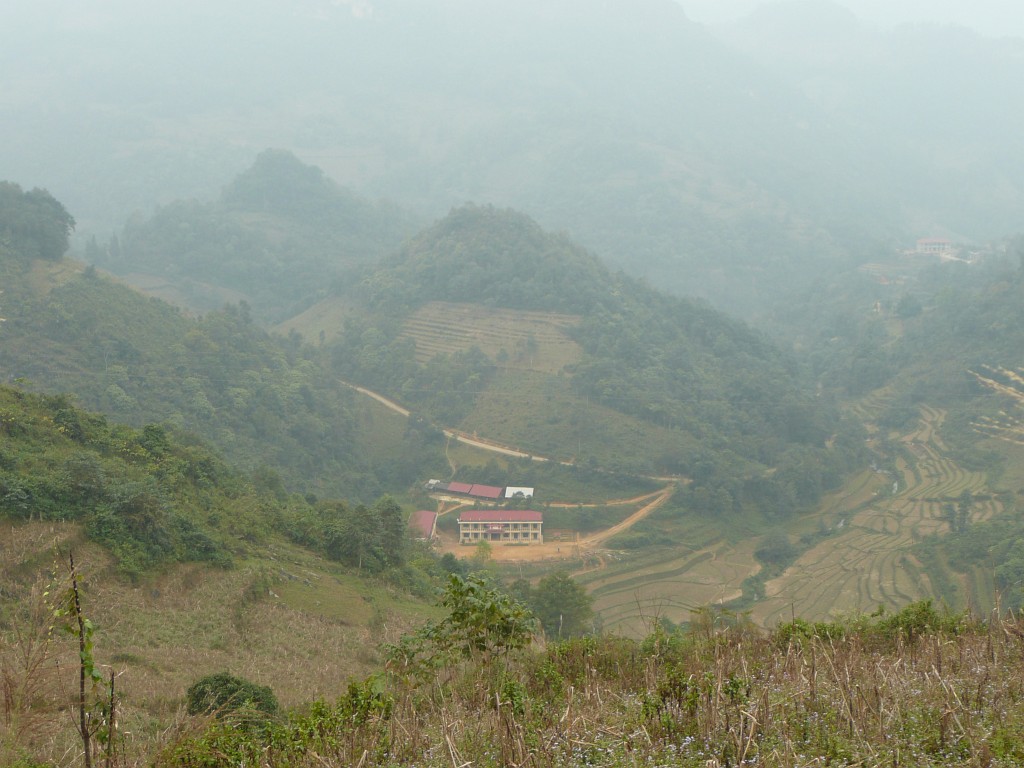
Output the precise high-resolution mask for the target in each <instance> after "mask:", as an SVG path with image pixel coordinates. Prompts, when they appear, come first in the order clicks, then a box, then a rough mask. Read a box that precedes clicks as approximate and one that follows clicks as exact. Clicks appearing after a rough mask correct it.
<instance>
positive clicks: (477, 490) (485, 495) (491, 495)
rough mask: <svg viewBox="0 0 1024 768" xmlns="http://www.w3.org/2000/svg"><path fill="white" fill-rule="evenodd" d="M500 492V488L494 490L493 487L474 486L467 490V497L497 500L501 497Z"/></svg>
mask: <svg viewBox="0 0 1024 768" xmlns="http://www.w3.org/2000/svg"><path fill="white" fill-rule="evenodd" d="M501 491H502V489H501V488H495V487H494V486H493V485H474V486H473V487H472V488H470V489H469V495H470V496H479V497H480V498H482V499H497V498H499V497H500V496H501Z"/></svg>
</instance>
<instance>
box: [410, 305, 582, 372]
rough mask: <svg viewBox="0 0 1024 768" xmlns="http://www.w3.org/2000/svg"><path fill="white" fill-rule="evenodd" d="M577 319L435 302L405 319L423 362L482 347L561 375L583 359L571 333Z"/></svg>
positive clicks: (512, 362) (514, 362)
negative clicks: (568, 367)
mask: <svg viewBox="0 0 1024 768" xmlns="http://www.w3.org/2000/svg"><path fill="white" fill-rule="evenodd" d="M577 323H579V318H578V317H577V316H575V315H560V314H555V313H550V312H525V311H517V310H511V309H497V308H494V309H489V308H487V307H481V306H478V305H473V304H455V303H451V302H444V301H433V302H430V303H429V304H427V305H425V306H423V307H421V308H420V309H419V310H417V311H416V312H415V313H414V314H413V315H412V316H411V317H409V319H408V320H406V321H405V324H404V325H403V327H402V337H403V338H410V339H412V340H413V341H414V342H415V343H416V360H417V362H420V363H425V362H427V361H429V360H430V359H432V358H433V357H435V356H437V355H439V354H446V353H447V354H450V353H452V352H456V351H465V350H468V349H471V348H472V347H479V349H480V350H481V351H482V352H484V354H486V355H487V356H488V357H490V358H491V359H492V360H499V362H500V359H504V360H506V361H507V364H509V365H514V366H515V367H516V368H522V369H526V370H532V371H540V372H542V373H555V374H557V373H559V372H561V371H563V370H564V369H565V367H566V366H567V365H571V364H572V363H575V362H577V361H578V360H579V359H580V354H581V351H580V347H579V345H578V344H576V342H574V341H573V340H572V339H571V338H570V337H569V336H568V334H567V333H566V331H567V330H568V329H569V328H572V327H573V326H574V325H576V324H577ZM502 353H503V354H502Z"/></svg>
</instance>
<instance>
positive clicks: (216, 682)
mask: <svg viewBox="0 0 1024 768" xmlns="http://www.w3.org/2000/svg"><path fill="white" fill-rule="evenodd" d="M185 699H186V704H187V709H188V713H189V714H190V715H202V714H207V713H210V712H212V713H214V714H215V715H216V716H217V717H224V716H225V715H228V714H232V713H237V712H247V713H250V714H261V715H265V716H267V717H273V716H275V715H276V714H277V712H278V705H277V697H276V696H274V692H273V691H272V690H271V689H270V687H269V686H266V685H257V684H256V683H252V682H249V681H248V680H245V679H243V678H241V677H235V676H234V675H232V674H229V673H227V672H218V673H217V674H215V675H207V676H206V677H202V678H200V679H199V680H197V681H196V682H194V683H192V685H191V686H189V689H188V691H187V692H186V694H185Z"/></svg>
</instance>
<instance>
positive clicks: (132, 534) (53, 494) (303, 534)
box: [0, 387, 406, 577]
mask: <svg viewBox="0 0 1024 768" xmlns="http://www.w3.org/2000/svg"><path fill="white" fill-rule="evenodd" d="M0 434H2V435H3V445H2V447H0V519H5V520H10V521H32V520H37V521H62V522H63V521H68V522H71V521H74V522H78V523H81V524H82V526H83V527H84V530H85V533H86V535H87V537H88V538H90V539H92V540H93V541H95V542H97V543H98V544H100V545H102V546H104V547H106V548H107V549H108V550H109V551H110V553H111V555H112V556H113V559H114V561H115V562H116V564H117V567H118V570H119V571H120V572H121V573H123V574H127V575H130V576H132V577H139V576H141V575H143V574H146V573H151V572H152V570H153V569H154V568H155V567H157V566H163V565H167V564H169V563H175V562H189V561H192V562H209V563H212V564H214V565H217V566H220V567H224V568H230V567H232V566H233V565H235V564H236V561H237V560H238V558H240V557H245V556H246V555H247V554H248V550H249V547H251V546H253V545H260V544H262V545H265V544H266V543H267V542H268V541H270V540H271V539H272V538H274V537H277V538H278V539H282V538H287V539H291V540H292V541H293V542H294V543H296V544H298V545H300V546H303V547H307V548H309V549H310V550H312V551H315V552H320V553H322V554H323V555H325V556H326V557H328V558H330V559H333V560H336V561H339V562H342V563H345V564H347V565H350V566H352V567H358V568H360V569H361V570H363V571H365V572H368V573H379V572H381V571H383V570H385V569H388V568H392V569H399V568H401V567H402V566H403V565H404V564H405V556H406V553H405V550H406V536H405V517H404V515H403V514H402V510H401V508H400V507H399V506H398V505H397V504H396V503H395V502H394V501H393V500H391V499H390V498H389V497H382V498H381V499H380V500H378V502H377V503H376V504H374V505H373V506H367V505H362V504H355V505H352V504H349V503H348V502H346V501H341V500H337V501H317V500H316V499H315V498H314V497H312V496H309V497H304V496H298V495H293V496H289V495H288V494H285V493H283V491H282V489H281V488H280V487H275V486H274V485H273V484H271V483H267V482H261V480H262V478H261V477H259V476H257V477H256V478H250V477H249V476H247V475H245V474H243V473H240V472H239V471H237V470H235V469H233V468H231V467H230V466H229V465H228V464H226V463H225V462H224V460H223V459H221V458H220V457H219V456H218V455H217V454H216V453H214V452H213V451H211V450H210V449H209V448H207V447H206V446H204V445H203V444H201V443H200V442H198V441H197V440H195V438H193V437H190V436H189V435H187V434H184V433H180V432H178V431H177V430H175V429H173V428H170V427H166V426H163V425H158V424H148V425H146V426H145V427H142V428H141V429H136V428H132V427H128V426H125V425H123V424H117V423H114V422H110V421H108V420H107V419H106V417H104V416H100V415H98V414H95V413H91V412H88V411H85V410H82V409H80V408H78V407H76V406H75V405H74V403H73V402H72V400H71V398H70V397H68V396H65V395H35V394H32V393H29V392H25V391H23V390H20V389H13V388H10V387H0Z"/></svg>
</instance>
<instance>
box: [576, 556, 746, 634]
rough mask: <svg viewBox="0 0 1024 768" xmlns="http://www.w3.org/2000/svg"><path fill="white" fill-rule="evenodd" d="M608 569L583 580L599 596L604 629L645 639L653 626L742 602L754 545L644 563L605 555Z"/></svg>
mask: <svg viewBox="0 0 1024 768" xmlns="http://www.w3.org/2000/svg"><path fill="white" fill-rule="evenodd" d="M602 557H603V559H604V565H605V567H603V568H601V569H600V570H596V571H591V572H590V573H589V574H584V575H583V576H581V577H580V581H581V582H582V583H584V584H586V586H587V588H588V591H589V592H590V593H591V594H592V595H593V596H594V608H595V609H596V610H597V611H599V612H600V614H601V618H602V620H603V621H604V627H605V629H607V630H609V631H612V632H616V633H619V634H623V635H627V636H634V637H640V636H643V635H644V634H645V633H646V632H649V631H650V628H651V627H650V624H651V621H652V620H657V619H660V618H666V619H669V620H670V621H672V622H676V623H679V622H684V621H688V620H689V619H690V618H691V613H692V611H693V610H694V609H696V608H699V607H701V606H706V605H713V604H720V603H723V602H727V601H729V600H732V599H734V598H737V597H739V596H740V584H742V582H743V580H744V579H745V578H747V577H748V576H752V575H754V574H755V573H756V572H757V571H758V569H759V566H758V565H757V563H756V561H755V560H754V543H753V542H746V543H744V544H742V545H740V546H738V547H734V546H731V545H728V544H726V543H724V542H717V543H710V544H708V545H707V546H703V547H700V548H698V549H692V550H683V551H680V550H679V549H674V550H665V551H662V552H661V553H660V557H659V556H655V557H653V558H652V557H646V558H644V560H643V561H642V562H640V563H638V562H636V561H635V560H633V559H632V557H627V558H626V559H624V560H622V561H621V562H618V561H617V560H616V558H617V555H616V554H615V553H605V554H604V555H602Z"/></svg>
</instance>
